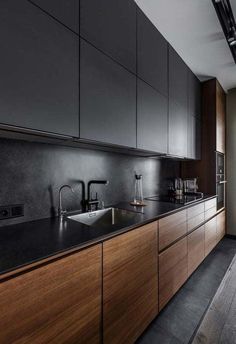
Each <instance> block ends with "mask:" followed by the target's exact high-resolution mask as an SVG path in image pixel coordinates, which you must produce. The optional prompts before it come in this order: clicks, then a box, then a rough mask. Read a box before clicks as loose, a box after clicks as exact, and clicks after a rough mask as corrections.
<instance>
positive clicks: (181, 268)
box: [159, 237, 188, 310]
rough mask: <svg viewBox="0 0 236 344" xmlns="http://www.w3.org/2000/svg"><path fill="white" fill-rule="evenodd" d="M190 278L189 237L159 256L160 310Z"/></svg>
mask: <svg viewBox="0 0 236 344" xmlns="http://www.w3.org/2000/svg"><path fill="white" fill-rule="evenodd" d="M187 277H188V255H187V237H185V238H183V239H182V240H180V241H178V242H177V243H176V244H174V245H173V246H171V247H170V248H168V249H167V250H166V251H164V252H163V253H161V254H160V255H159V310H161V309H162V308H163V307H164V306H165V305H166V304H167V302H168V301H169V300H170V299H171V298H172V296H173V295H174V294H175V293H176V292H177V291H178V290H179V288H180V287H181V286H182V285H183V284H184V282H185V281H186V279H187Z"/></svg>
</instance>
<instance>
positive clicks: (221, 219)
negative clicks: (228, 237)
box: [216, 210, 225, 242]
mask: <svg viewBox="0 0 236 344" xmlns="http://www.w3.org/2000/svg"><path fill="white" fill-rule="evenodd" d="M216 236H217V238H216V240H217V242H219V241H220V240H221V239H222V238H223V237H224V236H225V210H224V211H222V212H221V213H219V214H218V215H217V217H216Z"/></svg>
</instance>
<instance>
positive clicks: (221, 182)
mask: <svg viewBox="0 0 236 344" xmlns="http://www.w3.org/2000/svg"><path fill="white" fill-rule="evenodd" d="M226 183H227V180H222V181H220V182H217V184H226Z"/></svg>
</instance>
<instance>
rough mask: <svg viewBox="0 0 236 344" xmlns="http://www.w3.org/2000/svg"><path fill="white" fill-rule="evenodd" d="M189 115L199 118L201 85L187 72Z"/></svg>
mask: <svg viewBox="0 0 236 344" xmlns="http://www.w3.org/2000/svg"><path fill="white" fill-rule="evenodd" d="M188 99H189V102H188V104H189V114H190V115H192V116H197V117H199V118H201V83H200V81H199V80H198V78H197V77H196V76H195V75H194V74H193V73H192V72H191V71H190V70H189V73H188Z"/></svg>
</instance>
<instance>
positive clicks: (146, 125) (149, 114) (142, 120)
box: [137, 80, 168, 153]
mask: <svg viewBox="0 0 236 344" xmlns="http://www.w3.org/2000/svg"><path fill="white" fill-rule="evenodd" d="M137 91H138V93H137V99H138V103H137V147H138V148H140V149H144V150H149V151H154V152H159V153H167V137H168V136H167V133H168V113H167V111H168V100H167V98H166V97H165V96H163V95H161V94H160V93H158V92H157V91H156V90H154V89H153V88H152V87H150V86H149V85H148V84H146V83H145V82H143V81H142V80H138V88H137Z"/></svg>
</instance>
